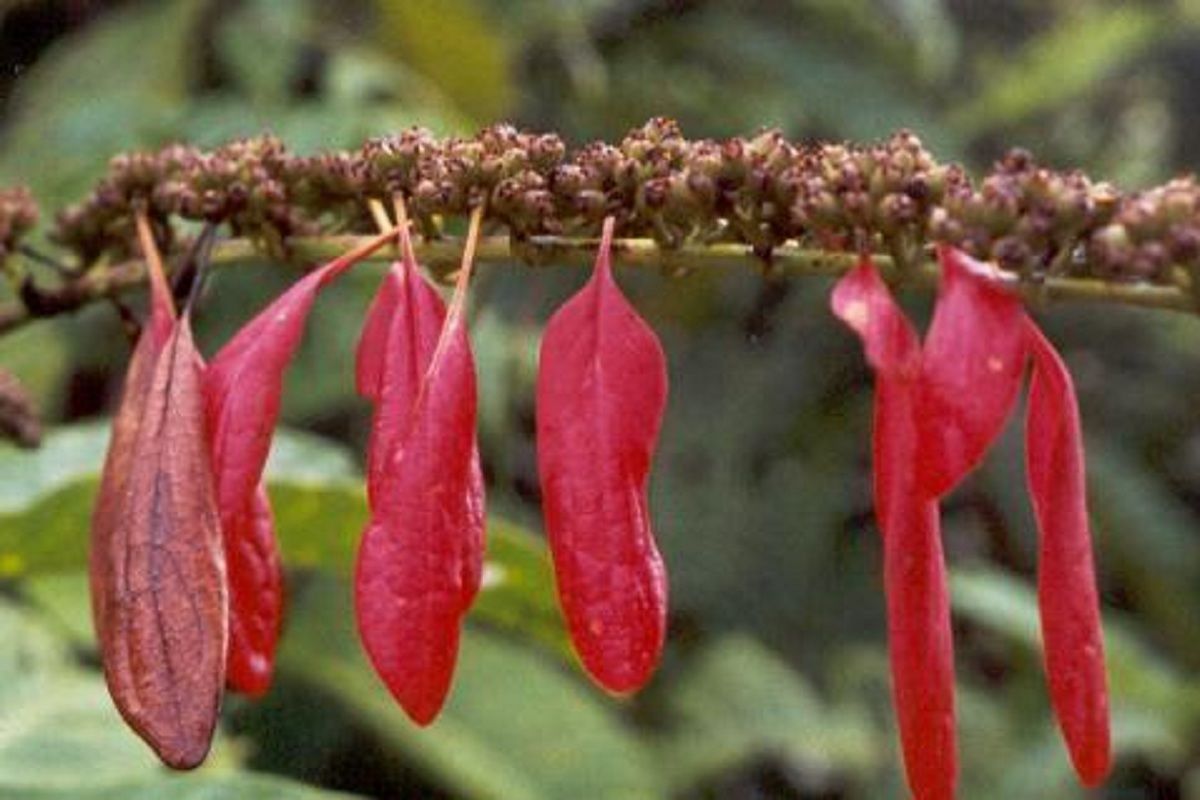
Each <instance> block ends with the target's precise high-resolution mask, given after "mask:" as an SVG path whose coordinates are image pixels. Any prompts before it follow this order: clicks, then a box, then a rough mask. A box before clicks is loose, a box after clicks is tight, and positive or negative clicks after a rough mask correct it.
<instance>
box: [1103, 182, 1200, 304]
mask: <svg viewBox="0 0 1200 800" xmlns="http://www.w3.org/2000/svg"><path fill="white" fill-rule="evenodd" d="M1087 260H1088V263H1089V264H1090V265H1091V267H1092V270H1093V272H1094V274H1096V275H1097V276H1100V277H1124V278H1127V279H1135V280H1147V281H1155V282H1161V281H1165V280H1169V279H1170V277H1171V276H1170V268H1171V266H1172V265H1173V264H1178V265H1181V266H1184V267H1186V268H1188V269H1190V270H1195V269H1196V268H1197V267H1200V187H1198V186H1197V185H1196V181H1195V180H1194V179H1193V178H1191V177H1188V178H1176V179H1175V180H1173V181H1171V182H1169V183H1167V184H1164V185H1163V186H1159V187H1156V188H1154V189H1150V190H1147V191H1145V192H1138V193H1134V194H1130V195H1128V196H1126V197H1125V198H1124V199H1123V201H1122V202H1121V204H1120V207H1119V208H1118V209H1117V210H1116V213H1114V214H1113V215H1112V216H1111V218H1110V219H1109V221H1108V224H1106V225H1104V226H1103V227H1101V228H1098V229H1097V230H1095V231H1093V232H1092V234H1091V236H1090V237H1089V238H1088V241H1087Z"/></svg>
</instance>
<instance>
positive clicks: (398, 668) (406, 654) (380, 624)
mask: <svg viewBox="0 0 1200 800" xmlns="http://www.w3.org/2000/svg"><path fill="white" fill-rule="evenodd" d="M478 216H479V215H478V214H476V218H475V221H474V222H473V228H472V230H473V231H474V233H473V234H472V236H473V237H475V236H477V235H478V224H479V223H478ZM401 237H402V239H403V240H404V249H405V258H404V261H403V262H402V263H400V264H399V265H395V266H394V267H393V268H392V269H391V270H390V271H389V273H388V276H387V277H386V278H385V281H384V284H383V287H382V288H381V289H380V293H379V295H377V296H376V299H375V302H374V303H373V304H372V308H371V311H370V313H369V314H368V316H367V321H366V324H365V326H364V329H363V335H362V338H361V339H360V341H359V350H358V364H357V380H358V387H359V391H360V392H361V393H362V394H363V395H365V396H366V397H368V398H369V399H372V400H373V401H374V402H375V403H376V409H375V419H374V425H373V426H372V433H371V441H370V446H369V452H368V487H369V490H368V497H369V499H370V505H371V519H370V522H369V523H368V525H367V529H366V531H364V533H363V538H362V542H361V544H360V545H359V552H358V562H357V568H356V571H355V578H354V599H355V615H356V618H357V620H358V630H359V635H360V636H361V638H362V642H363V646H364V648H365V649H366V651H367V655H368V656H369V657H370V660H371V663H372V665H373V666H374V667H375V671H376V672H377V673H379V676H380V677H381V678H382V679H383V681H384V683H385V684H386V685H387V687H388V689H389V690H390V691H391V693H392V695H393V696H394V697H395V698H396V700H397V702H399V703H400V705H401V707H402V708H403V709H404V710H405V712H406V713H407V714H408V715H409V717H411V718H412V719H413V721H415V722H417V723H418V724H421V725H427V724H429V723H430V722H432V721H433V720H434V719H435V718H436V717H437V715H438V713H439V712H440V711H441V708H442V705H443V704H444V702H445V699H446V695H447V693H448V691H449V689H450V683H451V681H452V679H453V675H454V667H455V662H456V661H457V657H458V644H459V636H460V629H461V625H462V618H463V616H464V615H465V614H466V612H467V610H468V609H469V608H470V605H471V603H472V601H473V600H474V598H475V594H476V593H477V591H478V589H479V581H480V576H481V574H482V568H483V535H484V511H483V507H484V489H483V479H482V473H481V471H480V467H479V455H478V447H477V445H476V439H475V416H476V397H475V366H474V362H473V359H472V356H471V349H470V341H469V339H468V337H467V329H466V321H465V317H464V306H465V303H466V291H467V286H468V283H469V280H470V272H471V266H472V264H471V259H472V258H473V253H471V248H470V247H468V252H467V254H466V255H464V261H463V267H462V270H461V272H460V274H459V280H458V284H457V285H456V287H455V291H454V298H453V300H452V302H451V306H450V309H449V311H446V309H445V307H444V305H443V304H442V301H441V298H440V297H438V295H437V293H436V291H435V290H434V289H433V287H431V286H429V285H428V284H426V283H425V282H424V279H423V278H422V277H421V276H420V272H419V270H418V267H417V264H416V261H415V259H414V258H413V257H412V252H411V247H410V245H409V243H408V240H407V239H408V232H407V228H406V226H405V224H404V223H403V221H402V224H401Z"/></svg>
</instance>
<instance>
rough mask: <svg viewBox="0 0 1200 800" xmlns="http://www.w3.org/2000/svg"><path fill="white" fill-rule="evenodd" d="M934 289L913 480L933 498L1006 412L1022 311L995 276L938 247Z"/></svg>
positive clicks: (1022, 354) (1021, 348)
mask: <svg viewBox="0 0 1200 800" xmlns="http://www.w3.org/2000/svg"><path fill="white" fill-rule="evenodd" d="M938 260H939V262H940V263H941V266H942V277H941V285H940V288H939V292H938V300H937V305H936V307H935V310H934V315H933V322H932V323H931V324H930V327H929V332H928V334H927V335H926V337H925V345H924V348H923V350H922V352H923V354H924V356H923V360H922V362H921V399H920V403H921V413H920V415H919V418H918V422H919V424H920V427H921V461H920V469H921V472H922V476H921V483H922V485H923V486H924V487H925V489H926V490H927V491H929V492H930V493H931V494H932V495H933V496H935V497H940V496H942V495H943V494H945V493H946V492H948V491H950V490H951V489H953V488H954V486H955V485H957V484H958V482H959V481H961V480H962V479H963V477H965V476H966V474H967V473H968V472H970V471H971V470H972V469H974V468H975V466H976V464H978V463H979V461H980V459H982V458H983V455H984V453H986V452H987V449H988V448H989V447H990V446H991V444H992V442H993V441H995V439H996V437H997V436H999V434H1000V431H1001V429H1002V428H1003V427H1004V422H1005V420H1006V419H1008V415H1009V414H1010V413H1011V412H1012V408H1013V404H1014V403H1015V402H1016V399H1017V393H1018V392H1019V391H1020V388H1021V380H1022V377H1023V376H1024V374H1025V360H1026V348H1027V344H1026V336H1025V326H1024V322H1023V321H1024V318H1025V311H1024V308H1023V307H1022V305H1021V302H1020V300H1019V299H1018V298H1017V297H1016V296H1015V295H1014V294H1012V293H1011V292H1009V291H1008V290H1007V289H1005V288H1004V287H1003V286H1001V285H1000V284H999V283H998V282H997V281H996V280H995V277H996V274H995V273H996V271H995V269H994V268H992V267H991V266H990V265H988V264H984V263H982V262H979V261H975V260H974V259H972V258H971V257H970V256H968V255H966V254H965V253H963V252H961V251H959V250H956V249H954V248H952V247H946V246H942V247H939V248H938Z"/></svg>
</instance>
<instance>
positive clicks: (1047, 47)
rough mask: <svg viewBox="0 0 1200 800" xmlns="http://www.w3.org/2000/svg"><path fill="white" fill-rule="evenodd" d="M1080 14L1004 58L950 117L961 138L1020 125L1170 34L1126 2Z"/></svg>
mask: <svg viewBox="0 0 1200 800" xmlns="http://www.w3.org/2000/svg"><path fill="white" fill-rule="evenodd" d="M1084 8H1085V9H1086V10H1084V11H1081V12H1079V13H1076V14H1070V15H1068V16H1067V17H1065V18H1064V19H1063V20H1062V22H1060V23H1059V24H1058V25H1056V26H1055V27H1053V28H1051V29H1050V30H1048V31H1047V32H1046V33H1043V34H1042V35H1040V36H1037V37H1035V38H1033V39H1031V40H1029V41H1028V42H1027V43H1026V44H1025V45H1024V46H1023V47H1022V48H1021V50H1019V51H1018V52H1016V53H1011V54H1006V55H1005V58H1004V60H1003V62H1002V64H1001V65H1000V66H998V67H997V68H996V70H995V71H994V74H993V75H991V76H989V77H987V78H985V80H984V86H983V88H982V90H981V91H978V92H975V93H972V95H971V98H970V100H968V101H967V103H966V104H965V105H963V106H962V107H960V108H959V109H958V110H957V111H956V112H954V113H953V114H952V115H951V122H952V123H953V124H954V125H955V126H956V127H957V128H958V129H959V130H960V131H962V132H963V133H964V134H965V135H968V136H969V135H975V134H979V133H981V132H983V131H985V130H987V129H988V128H992V127H995V126H996V125H999V124H1003V123H1009V122H1016V121H1020V120H1022V119H1024V118H1026V117H1028V116H1031V115H1033V114H1036V113H1038V112H1040V111H1045V110H1047V109H1052V108H1054V107H1057V106H1060V105H1062V104H1064V103H1068V102H1070V101H1071V100H1074V99H1075V98H1077V97H1079V96H1081V95H1083V94H1085V93H1087V92H1088V91H1089V90H1091V89H1092V88H1093V87H1095V86H1096V85H1097V84H1098V83H1099V82H1100V81H1102V80H1103V79H1105V78H1106V77H1108V76H1109V75H1111V74H1112V72H1113V71H1115V70H1116V69H1117V68H1119V67H1120V66H1121V65H1123V64H1125V63H1127V62H1129V61H1130V60H1132V59H1133V58H1135V57H1137V56H1138V55H1140V54H1141V53H1143V52H1144V51H1146V50H1147V49H1148V48H1150V47H1161V46H1162V40H1163V36H1164V34H1168V33H1169V32H1170V28H1169V25H1168V19H1167V17H1166V16H1165V15H1164V14H1163V13H1162V12H1161V11H1158V10H1156V9H1152V8H1149V7H1145V6H1139V5H1136V4H1132V3H1124V4H1120V5H1113V6H1111V7H1108V8H1101V7H1096V6H1085V7H1084Z"/></svg>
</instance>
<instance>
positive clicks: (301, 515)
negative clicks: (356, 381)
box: [0, 423, 569, 656]
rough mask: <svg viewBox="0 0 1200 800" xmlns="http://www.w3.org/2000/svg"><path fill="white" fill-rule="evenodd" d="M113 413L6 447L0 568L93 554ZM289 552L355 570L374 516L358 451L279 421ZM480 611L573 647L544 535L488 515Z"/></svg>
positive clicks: (1, 454) (276, 454)
mask: <svg viewBox="0 0 1200 800" xmlns="http://www.w3.org/2000/svg"><path fill="white" fill-rule="evenodd" d="M107 446H108V428H107V425H106V424H104V423H91V424H85V425H79V426H73V427H62V428H58V429H55V430H54V431H52V432H51V433H50V434H49V435H48V436H47V437H46V440H45V442H44V444H43V445H42V447H41V448H40V449H38V450H35V451H32V452H29V451H23V450H19V449H17V448H15V447H12V446H9V445H5V446H2V447H0V577H2V576H5V575H7V576H17V575H33V574H43V573H48V572H78V571H80V570H82V569H84V567H85V566H86V564H87V543H88V530H89V526H90V519H91V508H92V503H93V501H94V498H95V492H96V486H97V483H98V476H99V470H100V466H101V464H102V463H103V461H104V453H105V449H106V448H107ZM267 483H268V487H269V490H270V493H271V499H272V502H273V505H274V509H275V518H276V527H277V529H278V534H279V540H280V545H281V548H282V550H283V555H284V560H285V562H286V563H287V564H289V565H290V566H293V567H318V568H322V569H327V570H331V571H333V572H337V573H341V574H343V575H349V574H350V573H351V571H352V569H353V565H354V558H355V553H356V552H357V548H358V539H359V536H360V534H361V533H362V529H363V526H364V525H365V524H366V519H367V506H366V493H365V490H364V488H363V483H362V477H361V475H360V473H359V471H358V469H357V467H356V466H355V464H354V460H353V459H352V458H351V457H350V456H349V454H348V453H347V452H346V451H345V450H344V449H342V448H341V447H339V446H337V445H333V444H331V443H329V442H328V441H326V440H323V439H320V438H319V437H315V436H312V435H309V434H303V433H299V432H295V431H280V432H278V433H277V434H276V436H275V440H274V444H273V446H272V450H271V458H270V460H269V461H268V464H267ZM487 535H488V550H487V556H486V558H487V560H486V562H485V572H484V586H483V590H482V591H481V593H480V596H479V599H478V601H477V602H476V605H475V607H474V610H473V611H474V613H475V614H476V615H477V616H478V618H480V619H483V620H486V621H488V622H490V623H492V624H494V625H497V626H500V627H504V628H509V629H513V630H519V631H522V632H523V633H524V634H525V635H528V636H531V637H533V638H534V639H535V640H537V641H539V642H540V643H542V644H543V645H545V646H546V647H548V648H549V649H551V650H552V651H554V652H556V653H558V654H560V655H563V656H565V655H566V654H567V653H568V652H569V647H568V645H567V643H566V638H565V632H564V629H563V625H562V621H561V617H560V615H559V611H558V604H557V601H556V597H555V593H554V576H553V573H552V571H551V567H550V562H549V557H548V555H547V554H546V551H545V548H544V547H543V546H542V543H541V540H540V539H539V538H538V537H536V536H534V535H532V534H530V533H528V532H527V531H525V530H523V529H522V528H520V527H518V526H516V525H513V524H512V523H509V522H506V521H505V520H502V519H499V518H496V517H492V518H489V520H488V530H487Z"/></svg>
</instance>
